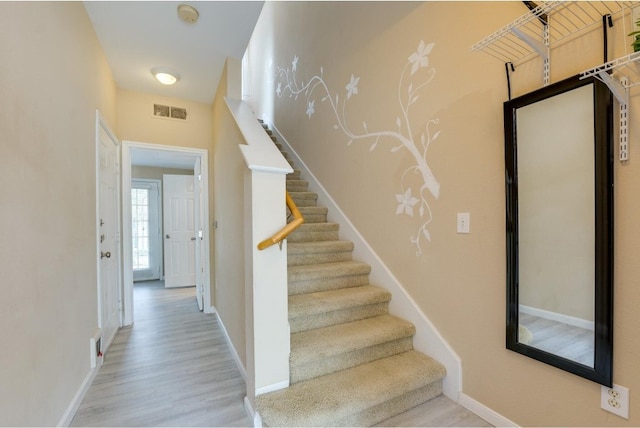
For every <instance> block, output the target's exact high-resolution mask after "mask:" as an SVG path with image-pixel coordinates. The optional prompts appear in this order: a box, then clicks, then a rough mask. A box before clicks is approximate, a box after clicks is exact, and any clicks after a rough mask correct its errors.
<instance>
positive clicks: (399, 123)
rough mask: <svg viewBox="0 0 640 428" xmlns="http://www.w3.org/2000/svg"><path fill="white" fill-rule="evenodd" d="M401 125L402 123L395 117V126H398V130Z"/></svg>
mask: <svg viewBox="0 0 640 428" xmlns="http://www.w3.org/2000/svg"><path fill="white" fill-rule="evenodd" d="M401 124H402V122H400V116H398V117H396V125H398V128H400V125H401Z"/></svg>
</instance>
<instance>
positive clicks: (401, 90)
mask: <svg viewBox="0 0 640 428" xmlns="http://www.w3.org/2000/svg"><path fill="white" fill-rule="evenodd" d="M434 46H435V43H429V44H425V43H424V41H420V43H419V45H418V48H417V50H416V51H415V52H413V53H412V54H411V55H410V56H409V57H408V59H407V62H406V64H405V65H404V67H403V69H402V72H401V74H400V79H399V82H398V104H399V108H400V110H399V113H398V114H397V116H396V120H395V125H396V128H395V129H392V130H379V131H375V130H370V129H369V125H367V122H366V121H363V122H362V131H356V130H354V129H353V128H352V127H351V124H349V123H348V121H347V114H346V112H347V103H348V101H349V100H350V99H351V98H352V97H353V96H355V95H358V84H359V82H360V77H356V75H355V74H351V78H350V80H349V82H348V83H347V85H346V86H345V87H344V88H345V90H346V95H344V96H343V97H342V103H340V94H339V93H337V92H336V93H335V95H334V96H332V91H331V90H330V88H329V86H328V85H327V83H326V81H325V80H324V77H323V74H324V70H323V67H320V73H319V74H317V75H314V76H312V77H311V78H310V79H309V80H308V81H307V82H306V83H305V82H304V80H300V81H299V80H298V78H297V75H296V71H297V67H298V61H299V58H298V56H294V58H293V61H292V62H291V66H290V67H278V68H277V69H276V72H275V73H276V74H275V81H276V82H277V87H276V95H277V96H278V97H279V98H282V97H283V96H285V95H286V94H289V97H290V98H293V99H298V97H299V96H302V97H304V99H305V101H306V115H307V116H308V118H309V119H311V117H312V116H313V115H314V113H315V112H316V108H317V106H316V101H317V100H320V103H327V104H328V105H329V108H330V110H331V111H332V112H333V115H334V116H335V120H336V124H334V126H333V128H334V129H335V130H338V131H341V132H342V133H344V134H345V135H346V136H347V137H348V138H349V140H348V142H347V145H351V144H353V143H354V142H356V141H363V142H364V141H369V142H370V146H369V151H370V152H372V151H373V150H375V149H376V148H377V147H378V143H381V142H387V143H391V144H392V147H391V149H390V152H391V153H397V152H400V151H401V150H406V151H408V152H409V153H410V154H411V156H412V157H413V159H414V160H415V163H414V164H413V165H411V166H409V167H407V168H406V170H405V171H404V173H403V174H402V177H401V179H400V193H398V194H396V195H395V199H396V203H397V208H396V214H397V215H403V214H404V215H407V216H409V217H414V213H415V210H416V209H417V211H418V215H419V217H420V225H419V227H418V228H417V230H416V233H415V235H411V236H410V238H409V239H410V241H411V243H412V244H413V245H415V246H416V248H417V251H416V255H417V256H419V255H421V254H422V243H423V240H426V241H427V242H431V234H430V233H429V229H428V226H429V224H430V223H431V221H432V220H433V213H432V210H431V206H430V204H429V200H428V194H427V192H426V191H428V193H430V194H431V196H432V197H434V198H435V199H438V197H439V194H440V184H439V183H438V180H437V179H436V178H435V176H434V175H433V172H432V171H431V168H430V167H429V164H428V162H427V152H428V150H429V146H430V145H431V143H433V142H434V141H435V140H436V139H437V138H438V136H439V135H440V131H434V130H432V128H433V127H435V126H436V125H438V123H439V119H429V120H428V121H427V122H426V124H424V125H423V126H420V127H418V129H415V128H414V126H413V124H412V122H411V120H410V118H409V113H410V110H411V106H412V105H414V104H415V103H416V102H417V101H418V100H419V99H420V93H421V92H422V91H423V89H424V88H425V87H426V86H427V85H428V84H429V83H431V82H432V81H433V79H434V77H435V74H436V71H435V68H434V67H429V54H430V53H431V51H432V50H433V47H434ZM407 74H408V76H407ZM385 108H387V107H385ZM411 173H413V174H411ZM416 177H417V178H416ZM412 178H413V180H412ZM414 185H415V186H416V187H419V190H417V192H415V193H414V187H413V186H414Z"/></svg>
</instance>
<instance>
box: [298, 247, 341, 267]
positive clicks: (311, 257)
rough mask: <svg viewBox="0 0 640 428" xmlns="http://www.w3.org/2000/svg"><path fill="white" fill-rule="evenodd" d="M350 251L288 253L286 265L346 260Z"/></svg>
mask: <svg viewBox="0 0 640 428" xmlns="http://www.w3.org/2000/svg"><path fill="white" fill-rule="evenodd" d="M351 257H352V256H351V251H336V252H330V253H324V252H323V253H316V252H306V253H302V254H289V255H288V261H287V265H288V266H302V265H310V264H316V263H334V262H346V261H349V260H351Z"/></svg>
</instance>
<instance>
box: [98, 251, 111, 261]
mask: <svg viewBox="0 0 640 428" xmlns="http://www.w3.org/2000/svg"><path fill="white" fill-rule="evenodd" d="M105 257H106V258H108V259H110V258H111V251H107V252H106V253H105V252H104V251H100V258H101V259H104V258H105Z"/></svg>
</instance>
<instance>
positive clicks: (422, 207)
mask: <svg viewBox="0 0 640 428" xmlns="http://www.w3.org/2000/svg"><path fill="white" fill-rule="evenodd" d="M418 212H419V213H420V217H423V216H424V205H423V204H420V209H419V210H418Z"/></svg>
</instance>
